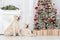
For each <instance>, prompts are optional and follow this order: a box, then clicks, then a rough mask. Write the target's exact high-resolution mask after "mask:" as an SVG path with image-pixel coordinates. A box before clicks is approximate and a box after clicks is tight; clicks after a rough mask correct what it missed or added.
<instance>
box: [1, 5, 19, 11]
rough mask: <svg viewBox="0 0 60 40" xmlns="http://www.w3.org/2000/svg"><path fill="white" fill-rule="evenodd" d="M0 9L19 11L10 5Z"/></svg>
mask: <svg viewBox="0 0 60 40" xmlns="http://www.w3.org/2000/svg"><path fill="white" fill-rule="evenodd" d="M1 9H2V10H16V9H18V10H19V8H17V7H15V6H12V5H8V6H5V7H2V8H1Z"/></svg>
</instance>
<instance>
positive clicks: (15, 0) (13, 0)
mask: <svg viewBox="0 0 60 40" xmlns="http://www.w3.org/2000/svg"><path fill="white" fill-rule="evenodd" d="M36 1H37V0H0V8H1V7H2V6H6V5H9V4H10V5H11V4H12V5H15V6H16V7H18V8H20V9H21V12H22V14H21V16H22V19H21V22H20V28H24V27H25V23H29V24H30V29H33V26H34V25H33V24H34V22H33V18H34V13H35V10H34V7H35V6H36V3H37V2H36ZM52 2H53V3H55V4H56V5H55V8H57V9H58V14H59V12H60V5H59V3H60V0H52ZM0 13H1V12H0ZM10 16H11V15H10ZM10 16H9V17H10ZM11 17H12V16H11ZM1 18H2V16H1V15H0V20H2V23H3V24H4V26H2V25H1V23H0V25H1V26H0V34H1V33H4V30H5V29H6V26H7V24H6V22H4V21H3V19H1ZM8 23H10V22H8Z"/></svg>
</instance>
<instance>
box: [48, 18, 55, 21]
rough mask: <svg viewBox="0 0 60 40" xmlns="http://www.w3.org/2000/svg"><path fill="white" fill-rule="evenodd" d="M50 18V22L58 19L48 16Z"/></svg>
mask: <svg viewBox="0 0 60 40" xmlns="http://www.w3.org/2000/svg"><path fill="white" fill-rule="evenodd" d="M48 20H49V21H50V22H54V21H55V20H56V18H48Z"/></svg>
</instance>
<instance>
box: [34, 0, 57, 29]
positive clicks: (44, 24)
mask: <svg viewBox="0 0 60 40" xmlns="http://www.w3.org/2000/svg"><path fill="white" fill-rule="evenodd" d="M53 5H55V4H54V3H53V4H52V3H51V0H38V3H37V6H36V7H35V10H36V13H35V15H34V22H35V27H34V29H35V30H40V29H51V28H54V29H55V28H56V27H58V26H57V19H56V14H57V9H55V8H54V7H53Z"/></svg>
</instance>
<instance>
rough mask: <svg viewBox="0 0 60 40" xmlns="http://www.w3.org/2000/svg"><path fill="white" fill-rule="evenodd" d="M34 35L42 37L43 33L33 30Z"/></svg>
mask: <svg viewBox="0 0 60 40" xmlns="http://www.w3.org/2000/svg"><path fill="white" fill-rule="evenodd" d="M33 35H34V36H42V31H41V30H33Z"/></svg>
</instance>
